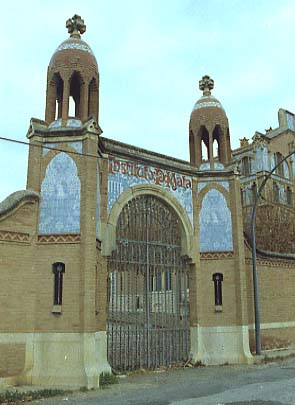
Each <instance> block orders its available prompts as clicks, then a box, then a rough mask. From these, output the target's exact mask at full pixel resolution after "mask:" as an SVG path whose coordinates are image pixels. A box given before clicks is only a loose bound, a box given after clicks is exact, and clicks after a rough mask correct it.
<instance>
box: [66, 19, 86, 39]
mask: <svg viewBox="0 0 295 405" xmlns="http://www.w3.org/2000/svg"><path fill="white" fill-rule="evenodd" d="M66 28H67V29H68V33H69V34H71V35H70V36H71V37H72V38H73V37H74V38H80V37H81V35H82V34H84V32H85V31H86V25H85V24H84V20H83V19H82V18H81V16H80V15H77V14H75V15H74V16H73V17H72V18H69V19H68V20H67V22H66ZM80 34H81V35H80Z"/></svg>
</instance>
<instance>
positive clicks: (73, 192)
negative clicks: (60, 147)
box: [39, 152, 81, 234]
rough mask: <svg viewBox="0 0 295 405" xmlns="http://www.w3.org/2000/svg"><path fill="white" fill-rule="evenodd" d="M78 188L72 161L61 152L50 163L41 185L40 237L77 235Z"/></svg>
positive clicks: (78, 217)
mask: <svg viewBox="0 0 295 405" xmlns="http://www.w3.org/2000/svg"><path fill="white" fill-rule="evenodd" d="M80 188H81V187H80V179H79V177H78V171H77V166H76V164H75V162H74V160H73V159H72V158H71V157H70V156H69V155H68V154H67V153H64V152H60V153H59V154H57V155H56V156H55V157H54V158H53V159H52V160H51V161H50V162H49V164H48V166H47V168H46V173H45V177H44V180H43V182H42V185H41V206H40V221H39V233H40V234H52V233H55V234H61V233H79V232H80Z"/></svg>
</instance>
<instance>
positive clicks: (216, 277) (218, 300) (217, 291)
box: [212, 273, 223, 307]
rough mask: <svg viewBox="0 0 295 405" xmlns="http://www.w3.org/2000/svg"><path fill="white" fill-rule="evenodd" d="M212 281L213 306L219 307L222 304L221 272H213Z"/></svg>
mask: <svg viewBox="0 0 295 405" xmlns="http://www.w3.org/2000/svg"><path fill="white" fill-rule="evenodd" d="M212 281H213V282H214V300H215V306H216V307H221V306H222V282H223V274H221V273H215V274H213V276H212Z"/></svg>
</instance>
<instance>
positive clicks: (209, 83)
mask: <svg viewBox="0 0 295 405" xmlns="http://www.w3.org/2000/svg"><path fill="white" fill-rule="evenodd" d="M213 88H214V80H213V79H211V77H210V76H208V75H205V76H203V77H202V79H201V80H200V81H199V89H200V90H202V91H203V95H204V96H210V95H211V91H210V90H212V89H213Z"/></svg>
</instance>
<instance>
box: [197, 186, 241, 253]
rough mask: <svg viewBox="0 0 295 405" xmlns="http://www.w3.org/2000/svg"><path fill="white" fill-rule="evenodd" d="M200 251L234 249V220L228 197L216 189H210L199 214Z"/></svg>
mask: <svg viewBox="0 0 295 405" xmlns="http://www.w3.org/2000/svg"><path fill="white" fill-rule="evenodd" d="M199 224H200V251H201V252H219V251H232V250H233V241H232V220H231V212H230V210H229V208H228V207H227V203H226V199H225V197H224V195H223V194H222V193H220V192H219V191H218V190H216V189H211V190H209V191H208V192H207V193H206V194H205V196H204V198H203V200H202V207H201V210H200V214H199Z"/></svg>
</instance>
